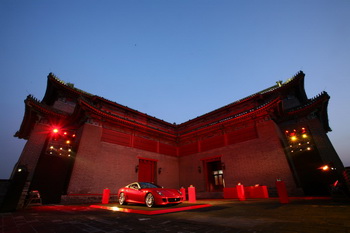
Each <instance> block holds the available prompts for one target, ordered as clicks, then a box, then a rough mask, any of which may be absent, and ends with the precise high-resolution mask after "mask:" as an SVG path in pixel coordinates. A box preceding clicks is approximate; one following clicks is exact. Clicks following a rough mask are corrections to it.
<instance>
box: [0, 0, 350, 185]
mask: <svg viewBox="0 0 350 233" xmlns="http://www.w3.org/2000/svg"><path fill="white" fill-rule="evenodd" d="M349 12H350V1H348V0H337V1H328V0H327V1H322V0H314V1H311V0H308V1H287V0H283V1H281V0H275V1H269V0H264V1H258V0H241V1H234V0H229V1H221V0H211V1H208V0H174V1H170V0H169V1H166V0H158V1H155V0H147V1H146V0H143V1H141V0H140V1H133V0H128V1H118V0H109V1H106V0H101V1H96V0H94V1H92V0H81V1H80V0H74V1H63V0H60V1H47V0H35V1H34V0H33V1H31V0H23V1H19V0H2V1H0V67H1V68H0V77H1V83H2V84H1V87H0V90H1V92H0V93H1V98H0V107H1V109H2V114H1V119H0V120H1V121H0V122H1V127H0V130H1V134H0V136H1V141H0V146H1V148H2V153H1V156H0V178H8V176H9V175H10V172H11V170H12V168H13V166H14V164H15V162H16V161H17V160H18V157H19V156H20V153H21V150H22V148H23V145H24V143H25V141H24V140H20V139H17V138H14V137H13V135H14V134H15V132H16V131H17V130H18V129H19V127H20V124H21V122H22V118H23V114H24V103H23V100H24V99H25V98H26V96H27V95H28V94H32V95H34V96H35V97H36V98H38V99H42V98H43V96H44V93H45V90H46V77H47V75H48V73H50V72H53V73H54V74H55V75H56V76H58V77H59V78H60V79H62V80H64V81H66V82H70V83H74V84H75V86H76V87H77V88H80V89H82V90H84V91H87V92H90V93H92V94H96V95H99V96H102V97H105V98H107V99H109V100H112V101H115V102H118V103H120V104H123V105H127V106H128V107H131V108H133V109H136V110H139V111H141V112H144V113H147V114H149V115H152V116H155V117H157V118H160V119H163V120H165V121H168V122H171V123H173V122H176V123H182V122H185V121H187V120H189V119H192V118H195V117H197V116H199V115H202V114H205V113H207V112H209V111H212V110H215V109H217V108H219V107H222V106H224V105H226V104H229V103H231V102H233V101H236V100H238V99H241V98H244V97H246V96H248V95H250V94H253V93H255V92H258V91H260V90H262V89H265V88H267V87H270V86H272V85H274V84H275V82H276V81H278V80H282V81H286V80H287V79H288V78H290V77H292V76H293V75H294V74H295V73H297V72H298V71H299V70H303V71H304V72H305V73H306V80H305V89H306V92H307V94H308V97H309V98H311V97H313V96H315V95H317V94H319V93H320V92H322V91H327V92H328V94H329V95H330V96H331V100H330V103H329V108H328V112H329V119H330V126H331V128H332V129H333V131H332V132H330V133H329V134H328V135H329V137H330V139H331V141H332V142H333V145H334V146H335V149H336V150H337V152H338V154H339V155H340V157H341V159H342V160H343V163H344V164H345V165H347V166H350V152H349V145H348V144H349V143H348V142H347V140H348V138H350V134H349V132H350V126H349V123H348V119H347V118H348V116H349V115H350V110H349V108H348V106H349V100H350V97H349V94H350V93H349V92H350V89H349V87H350V65H349V61H350V27H349V25H350V14H349Z"/></svg>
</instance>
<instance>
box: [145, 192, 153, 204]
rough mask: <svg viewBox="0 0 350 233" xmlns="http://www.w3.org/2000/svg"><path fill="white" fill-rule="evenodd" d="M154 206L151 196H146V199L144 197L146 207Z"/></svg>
mask: <svg viewBox="0 0 350 233" xmlns="http://www.w3.org/2000/svg"><path fill="white" fill-rule="evenodd" d="M153 204H154V197H153V195H152V194H148V195H147V197H146V205H147V206H148V207H152V206H153Z"/></svg>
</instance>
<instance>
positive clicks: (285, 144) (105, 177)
mask: <svg viewBox="0 0 350 233" xmlns="http://www.w3.org/2000/svg"><path fill="white" fill-rule="evenodd" d="M304 78H305V75H304V73H303V72H299V73H298V74H296V75H295V76H294V77H292V78H290V79H288V80H287V81H286V82H281V81H279V82H277V84H276V85H274V86H272V87H270V88H267V89H264V90H263V91H260V92H258V93H255V94H252V95H250V96H248V97H246V98H243V99H241V100H238V101H235V102H233V103H230V104H228V105H226V106H224V107H221V108H219V109H216V110H214V111H212V112H209V113H206V114H204V115H202V116H199V117H197V118H195V119H192V120H189V121H187V122H184V123H182V124H171V123H168V122H166V121H163V120H160V119H157V118H155V117H152V116H149V115H147V114H145V113H142V112H139V111H137V110H134V109H131V108H128V107H126V106H123V105H121V104H119V103H116V102H113V101H111V100H107V99H105V98H103V97H100V96H96V95H93V94H90V93H87V92H85V91H82V90H80V89H78V88H76V87H74V85H73V84H70V83H65V82H63V81H61V80H60V79H58V78H57V77H55V76H54V75H53V74H51V73H50V74H49V75H48V79H47V88H46V93H45V96H44V97H43V99H42V100H41V101H39V100H37V99H35V98H34V97H32V96H28V97H27V98H26V100H25V113H24V117H23V122H22V124H21V127H20V129H19V131H18V132H17V133H16V134H15V136H16V137H18V138H23V139H25V140H27V143H26V145H25V147H24V149H23V152H22V154H21V156H20V158H19V161H18V163H17V165H16V166H17V167H16V169H18V168H19V167H23V166H24V167H25V168H26V169H27V170H26V171H27V172H28V176H27V183H28V185H27V186H28V188H29V190H39V192H40V193H41V195H42V198H43V199H44V202H46V203H58V202H60V200H61V198H62V197H64V198H65V200H66V199H69V198H74V197H75V196H77V195H80V196H84V195H85V196H89V195H94V194H100V193H102V190H103V189H104V188H106V187H108V188H109V189H110V190H111V193H116V192H117V190H118V189H119V188H120V187H122V186H124V185H126V184H128V183H131V182H134V181H149V182H156V183H158V184H160V185H163V186H166V187H169V188H180V187H181V186H183V187H188V186H190V185H194V186H195V187H196V190H197V193H198V195H199V196H200V195H202V196H206V197H215V196H216V197H220V196H222V191H223V188H224V187H233V186H235V185H236V184H237V183H242V184H244V185H247V186H248V185H256V184H260V185H266V186H267V187H268V188H269V192H270V195H274V192H275V181H276V179H282V180H283V181H285V183H286V185H287V189H288V192H289V195H327V194H328V187H329V184H330V183H332V182H333V181H334V180H335V179H337V176H338V174H341V173H342V171H343V170H344V167H343V165H342V162H341V160H340V159H339V157H338V155H337V153H336V151H335V150H334V148H333V146H332V143H331V142H330V140H329V138H328V136H327V132H329V131H330V130H331V129H330V127H329V124H328V115H327V105H328V101H329V98H330V97H329V95H328V94H327V93H326V92H322V93H321V94H319V95H318V96H316V97H314V98H311V99H310V98H308V97H307V95H306V93H305V89H304ZM325 165H328V168H329V169H328V170H327V167H324V166H325ZM322 168H323V169H322ZM16 169H15V170H16Z"/></svg>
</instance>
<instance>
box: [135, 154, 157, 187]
mask: <svg viewBox="0 0 350 233" xmlns="http://www.w3.org/2000/svg"><path fill="white" fill-rule="evenodd" d="M156 167H157V161H156V160H151V159H141V158H140V159H139V175H138V181H139V182H150V183H155V182H156Z"/></svg>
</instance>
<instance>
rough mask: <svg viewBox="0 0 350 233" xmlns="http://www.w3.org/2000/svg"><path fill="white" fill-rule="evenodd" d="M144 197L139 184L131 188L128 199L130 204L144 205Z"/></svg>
mask: <svg viewBox="0 0 350 233" xmlns="http://www.w3.org/2000/svg"><path fill="white" fill-rule="evenodd" d="M142 195H143V192H142V190H141V189H140V186H138V185H137V184H132V185H130V186H129V189H128V197H127V199H128V201H129V202H138V203H140V202H141V203H143V202H144V200H143V197H142Z"/></svg>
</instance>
